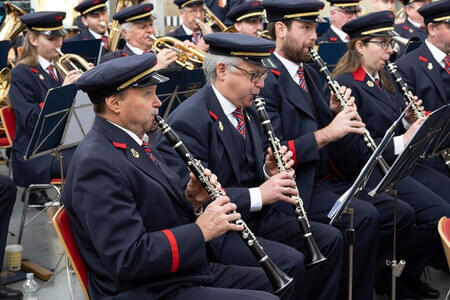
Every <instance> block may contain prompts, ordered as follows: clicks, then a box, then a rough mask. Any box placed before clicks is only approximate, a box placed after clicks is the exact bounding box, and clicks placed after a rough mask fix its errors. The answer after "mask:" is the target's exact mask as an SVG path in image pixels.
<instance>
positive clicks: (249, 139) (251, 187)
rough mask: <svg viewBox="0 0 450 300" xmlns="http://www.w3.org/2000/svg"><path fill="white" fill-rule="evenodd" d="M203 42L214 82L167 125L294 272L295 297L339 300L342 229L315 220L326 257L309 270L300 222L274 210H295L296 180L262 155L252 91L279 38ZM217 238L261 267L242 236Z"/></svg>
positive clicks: (218, 251) (238, 259)
mask: <svg viewBox="0 0 450 300" xmlns="http://www.w3.org/2000/svg"><path fill="white" fill-rule="evenodd" d="M205 41H206V42H207V43H208V44H209V51H208V54H207V55H206V56H205V60H204V63H203V69H204V71H205V74H206V78H207V80H208V84H207V85H206V86H204V87H203V88H202V89H200V90H199V91H198V92H197V93H196V94H194V95H193V96H192V97H190V98H188V99H187V100H186V101H184V102H183V103H181V104H180V105H179V106H178V107H177V108H176V109H175V110H174V111H173V112H172V113H171V114H170V116H169V118H168V122H169V123H170V125H171V126H172V128H173V129H174V130H175V131H176V132H177V133H178V134H179V136H180V137H181V139H182V140H183V141H184V143H185V144H186V146H187V147H188V148H189V149H190V150H191V151H192V153H193V155H194V157H195V158H197V159H199V160H200V161H201V162H202V163H203V164H204V165H205V166H207V167H208V168H209V169H211V171H212V172H214V174H216V175H217V177H218V179H219V181H220V183H221V184H222V186H223V187H224V189H225V191H226V193H227V195H229V197H230V199H231V201H232V202H234V203H236V204H237V205H238V211H239V212H240V213H241V214H242V215H243V219H244V220H245V221H247V224H248V225H249V227H250V228H251V229H252V231H253V232H254V233H255V234H256V235H257V236H258V239H259V238H261V244H262V245H263V247H264V249H265V250H266V251H267V253H268V255H269V256H270V257H272V259H273V261H274V262H275V263H276V264H279V266H280V268H281V269H283V270H285V271H286V273H288V274H289V275H290V276H292V277H294V285H295V289H296V297H297V299H314V300H322V299H323V300H325V299H336V293H337V289H338V283H339V275H340V267H341V264H342V253H343V250H344V249H343V241H342V235H341V233H340V232H339V231H338V230H336V229H335V228H333V227H331V226H329V225H325V224H320V223H316V222H311V232H312V235H313V237H314V238H315V239H316V241H317V244H318V247H319V249H320V251H321V252H322V253H323V255H324V256H326V257H327V260H326V261H324V262H321V263H317V264H314V265H312V266H310V267H308V268H307V270H306V274H305V271H304V268H305V266H306V265H307V264H309V263H310V262H311V254H312V253H311V252H310V251H309V249H308V247H307V245H306V242H305V240H304V238H303V232H302V231H301V229H300V226H299V222H298V219H297V217H296V216H287V215H285V214H282V213H281V212H279V211H278V210H277V208H276V207H277V206H278V205H280V204H281V203H286V206H288V207H289V209H290V210H291V211H292V212H293V211H294V209H295V206H294V205H295V200H294V199H293V198H292V195H295V194H296V193H297V192H296V189H295V182H294V181H293V174H292V173H290V172H281V173H280V172H278V169H277V165H276V163H275V160H274V156H273V154H272V152H271V151H270V150H269V151H268V154H267V155H266V157H265V158H264V149H266V148H265V146H266V145H265V134H264V132H262V126H261V124H260V122H259V120H258V117H257V114H256V109H255V107H254V104H253V98H254V96H255V95H258V94H259V91H260V89H261V88H262V87H263V86H264V78H265V77H266V76H267V70H266V68H267V67H271V66H272V64H271V62H270V60H269V59H268V57H269V56H270V53H271V52H272V51H273V48H274V46H275V45H274V43H273V42H272V41H268V40H266V39H261V38H256V37H253V36H248V35H243V34H236V33H222V32H220V33H213V34H208V35H206V36H205ZM157 145H158V150H160V151H161V153H163V155H164V158H165V160H166V162H167V163H168V164H169V165H170V166H171V167H173V168H174V169H175V170H177V173H178V174H179V175H180V177H181V178H182V179H183V182H184V183H185V182H186V181H187V179H188V172H187V170H186V167H185V166H184V165H183V164H182V163H181V160H180V158H179V157H178V155H177V154H176V152H175V151H174V150H173V149H172V147H170V145H168V143H167V142H166V141H165V140H164V139H159V140H158V143H157ZM286 149H287V148H285V147H283V149H282V152H283V151H284V153H281V154H280V155H282V156H283V158H284V160H285V162H286V167H287V169H290V168H291V167H292V165H293V161H292V160H291V159H290V158H291V156H292V153H290V152H287V151H286ZM374 223H375V224H376V221H375V222H374ZM213 242H214V243H212V244H213V245H212V248H213V250H214V254H215V255H216V257H217V261H218V262H221V263H225V264H238V265H250V266H253V265H256V264H257V262H256V260H255V259H254V257H253V256H252V255H251V253H250V251H248V249H247V248H246V247H245V246H244V245H243V244H242V243H241V242H240V241H239V238H238V237H237V235H236V234H233V233H232V234H227V235H225V236H224V238H223V239H220V240H217V241H213ZM303 255H305V256H306V258H303V257H302V256H303ZM292 264H294V265H293V266H292ZM289 265H291V266H289ZM301 277H304V280H302V279H301Z"/></svg>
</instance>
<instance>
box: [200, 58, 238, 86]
mask: <svg viewBox="0 0 450 300" xmlns="http://www.w3.org/2000/svg"><path fill="white" fill-rule="evenodd" d="M241 62H242V59H241V58H239V57H231V56H223V55H216V54H210V53H207V54H206V55H205V59H204V61H203V71H204V72H205V76H206V80H208V82H209V83H213V82H215V81H216V78H217V77H216V67H217V64H218V63H223V64H224V65H225V66H226V67H227V69H228V70H233V69H234V67H233V65H238V64H240V63H241Z"/></svg>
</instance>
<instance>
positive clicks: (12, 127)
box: [0, 106, 16, 148]
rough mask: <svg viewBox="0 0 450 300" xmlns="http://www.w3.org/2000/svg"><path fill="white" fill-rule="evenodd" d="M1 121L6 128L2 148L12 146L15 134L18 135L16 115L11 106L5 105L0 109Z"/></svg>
mask: <svg viewBox="0 0 450 300" xmlns="http://www.w3.org/2000/svg"><path fill="white" fill-rule="evenodd" d="M0 118H1V123H2V124H3V127H4V129H5V134H6V140H5V142H4V143H2V144H1V148H10V147H11V146H12V143H13V140H14V136H15V135H16V115H15V114H14V110H13V109H12V107H11V106H5V107H2V108H1V109H0Z"/></svg>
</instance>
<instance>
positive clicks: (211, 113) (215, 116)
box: [208, 111, 219, 121]
mask: <svg viewBox="0 0 450 300" xmlns="http://www.w3.org/2000/svg"><path fill="white" fill-rule="evenodd" d="M208 112H209V115H210V116H211V117H212V118H213V119H214V120H215V121H217V119H219V117H218V116H217V115H216V114H215V113H213V112H212V111H208Z"/></svg>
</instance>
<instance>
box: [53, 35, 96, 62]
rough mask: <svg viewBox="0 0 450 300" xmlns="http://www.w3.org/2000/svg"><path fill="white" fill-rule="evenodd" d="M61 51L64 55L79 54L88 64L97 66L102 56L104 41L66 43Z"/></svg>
mask: <svg viewBox="0 0 450 300" xmlns="http://www.w3.org/2000/svg"><path fill="white" fill-rule="evenodd" d="M61 51H62V52H63V53H73V54H77V55H79V56H81V57H83V58H84V59H86V60H87V61H88V62H90V63H93V64H94V65H97V63H98V62H99V61H100V57H101V55H102V40H100V39H97V40H83V41H69V42H64V43H63V45H62V47H61Z"/></svg>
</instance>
